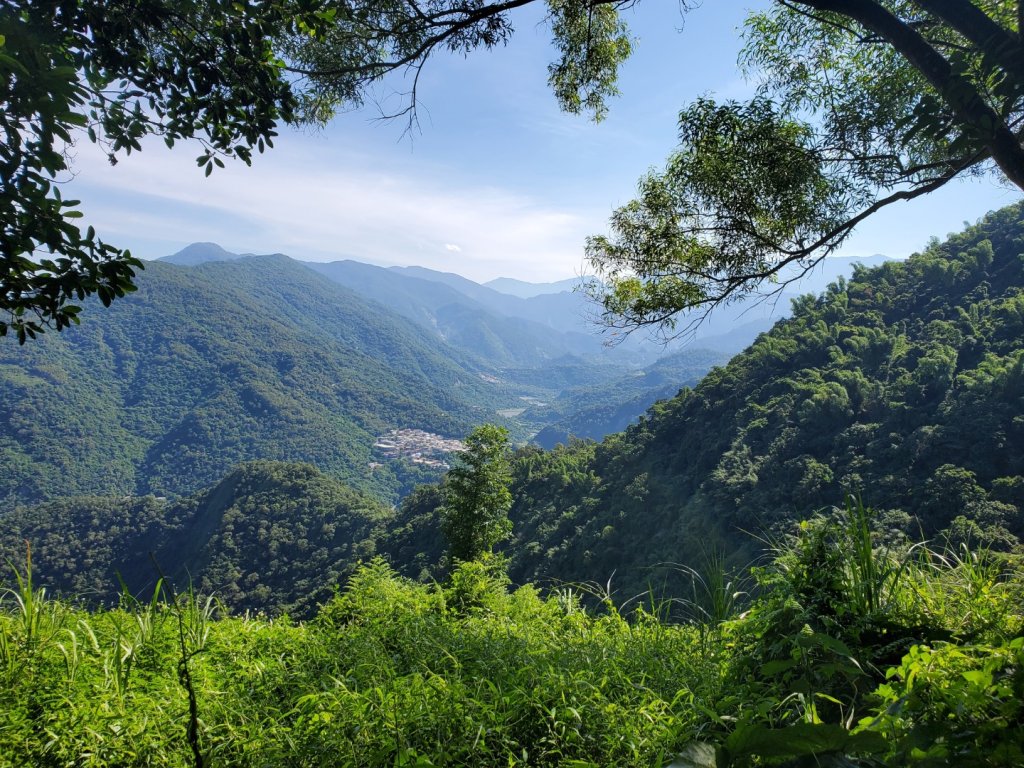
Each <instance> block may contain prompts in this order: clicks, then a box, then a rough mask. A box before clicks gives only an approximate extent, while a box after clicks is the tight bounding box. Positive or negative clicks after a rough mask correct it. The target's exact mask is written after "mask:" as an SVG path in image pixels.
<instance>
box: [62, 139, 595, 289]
mask: <svg viewBox="0 0 1024 768" xmlns="http://www.w3.org/2000/svg"><path fill="white" fill-rule="evenodd" d="M282 143H284V142H282ZM193 154H194V153H189V152H188V151H187V150H186V151H181V152H179V151H175V152H167V151H166V150H162V149H161V148H160V147H157V146H153V147H147V148H146V150H145V151H144V152H143V153H142V155H141V156H140V157H139V158H138V159H137V158H136V157H135V156H132V157H129V158H126V159H124V160H122V161H121V162H120V163H119V164H118V165H117V166H116V167H114V168H111V167H110V166H109V165H108V164H107V163H106V160H105V159H104V157H103V156H102V155H101V154H100V153H98V152H97V151H95V150H93V149H92V148H91V147H89V146H83V147H82V148H81V150H80V152H79V157H78V158H77V161H76V170H77V171H78V172H79V174H78V178H76V180H75V181H73V182H72V183H71V185H70V186H71V187H72V188H71V189H69V190H68V193H69V194H70V193H74V196H76V197H80V198H81V199H82V201H83V210H84V212H85V213H86V216H87V221H88V222H89V223H91V224H94V225H96V227H97V229H98V230H100V231H101V233H102V234H103V235H104V236H106V237H108V239H110V240H112V241H115V242H117V241H118V238H120V240H121V242H124V241H125V240H126V239H127V241H128V244H131V243H132V242H141V243H147V244H148V246H147V248H148V249H152V248H159V247H161V246H160V245H158V244H161V243H166V246H164V248H163V250H162V251H158V252H152V253H148V252H145V251H144V250H141V249H138V248H136V250H137V251H138V255H142V256H145V257H154V256H160V255H164V254H165V253H169V252H172V251H173V250H176V249H178V248H180V247H181V246H183V245H185V244H187V243H188V242H191V241H194V240H216V241H219V242H221V244H222V245H224V246H225V247H228V248H232V249H235V250H244V251H253V252H272V251H281V252H284V253H288V254H290V255H292V256H295V257H298V258H306V259H311V260H330V259H335V258H356V259H360V260H364V261H370V262H375V263H381V264H402V265H407V264H418V265H423V266H428V267H433V268H436V269H447V270H451V271H456V272H459V273H460V274H465V275H467V276H469V277H472V278H479V279H491V278H493V277H496V276H498V275H502V274H514V275H516V276H519V277H525V278H526V279H545V280H546V279H553V278H558V277H564V276H567V275H572V274H574V273H576V272H578V271H579V269H580V265H581V263H582V245H583V241H584V238H585V236H586V235H587V234H589V233H591V232H592V231H594V229H595V227H599V226H600V225H601V223H603V222H601V221H600V219H601V218H603V213H593V212H591V213H589V214H588V213H587V212H581V211H576V210H572V209H569V208H565V209H562V208H559V207H557V206H554V205H552V204H551V203H550V202H549V201H544V200H541V199H538V198H535V197H532V196H529V195H524V194H521V193H516V192H512V191H509V190H505V189H502V188H499V187H495V186H489V185H486V184H481V183H479V180H470V181H469V182H466V181H465V180H464V179H459V178H455V177H454V175H453V174H452V173H450V172H448V171H447V170H446V169H443V168H440V169H439V168H436V167H427V165H426V164H417V163H415V162H413V161H408V162H407V163H406V164H405V165H406V166H407V167H403V166H402V165H392V166H390V167H383V166H381V164H380V163H376V162H373V161H372V159H370V158H367V157H360V156H358V155H353V154H346V153H344V152H341V151H334V150H331V151H327V150H324V149H323V148H322V147H315V146H312V147H311V146H310V143H309V142H300V141H295V142H291V143H290V144H287V145H285V146H282V147H279V148H278V149H276V150H275V151H273V152H272V153H270V154H269V155H268V156H266V157H259V158H257V159H256V161H255V162H254V165H253V167H251V168H247V167H245V166H244V165H242V164H240V163H238V164H229V165H228V167H227V168H225V169H223V170H219V169H218V170H217V171H216V172H215V173H213V175H211V176H210V177H209V178H205V179H204V178H203V175H202V173H201V172H200V171H199V170H197V168H196V166H195V164H194V162H193V161H192V159H191V158H192V155H193ZM406 160H408V158H406ZM474 181H475V183H474ZM453 236H454V237H453ZM456 238H457V239H456ZM442 244H443V246H442V247H439V245H442Z"/></svg>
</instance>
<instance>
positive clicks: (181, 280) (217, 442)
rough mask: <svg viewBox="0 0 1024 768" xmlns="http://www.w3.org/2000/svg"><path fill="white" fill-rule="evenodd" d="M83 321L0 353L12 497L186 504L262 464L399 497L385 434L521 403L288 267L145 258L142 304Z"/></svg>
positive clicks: (1, 491) (464, 358) (0, 474)
mask: <svg viewBox="0 0 1024 768" xmlns="http://www.w3.org/2000/svg"><path fill="white" fill-rule="evenodd" d="M86 313H87V315H88V317H87V322H83V324H82V326H81V327H78V328H73V329H71V330H70V331H68V332H67V333H62V334H59V335H58V334H47V335H46V336H45V337H44V338H42V339H41V340H39V341H38V342H37V343H34V344H29V345H25V346H24V347H18V346H17V345H16V344H14V343H7V344H0V390H2V391H3V392H4V398H3V400H2V402H0V499H4V500H6V501H8V502H10V501H12V500H18V501H34V500H39V499H46V498H54V497H58V496H67V495H74V494H82V493H102V494H111V493H122V494H139V495H144V494H148V493H153V494H156V495H177V494H184V493H188V492H191V491H194V490H197V489H198V488H201V487H203V486H205V485H208V484H209V483H212V482H214V481H216V480H217V479H219V478H221V477H222V476H223V475H224V474H225V473H226V472H228V471H229V470H230V469H231V468H232V467H234V466H235V465H236V464H237V463H239V462H240V461H245V460H250V459H258V458H266V459H280V460H303V461H310V462H313V463H315V464H316V465H317V466H319V467H321V468H323V469H325V470H327V471H329V472H331V473H333V474H335V475H336V476H338V477H341V478H345V479H346V480H347V481H349V482H351V483H352V484H354V485H356V486H358V487H363V488H368V489H373V490H375V491H377V492H379V493H381V494H383V495H385V496H391V495H392V494H394V493H395V492H396V491H398V490H399V489H400V488H402V487H404V486H405V485H406V479H403V478H401V477H396V476H395V473H394V472H393V471H392V469H391V468H390V465H389V466H388V467H384V468H381V469H380V470H378V471H376V472H373V473H370V472H369V470H368V469H367V464H368V462H369V461H370V460H371V459H372V458H373V455H372V445H373V442H374V437H375V436H376V435H378V434H381V433H382V432H385V431H386V430H388V429H391V428H400V427H415V428H421V429H425V430H428V431H431V432H436V433H441V434H444V435H450V436H461V435H463V434H465V432H466V431H468V429H469V428H471V427H472V425H474V424H476V423H478V422H479V421H482V420H484V419H485V418H487V417H488V416H489V415H491V414H493V412H494V409H495V408H497V407H501V404H502V403H505V402H507V401H508V400H514V398H513V397H512V396H511V395H506V393H504V392H503V391H502V390H501V387H500V386H499V385H495V384H493V383H488V382H485V381H484V380H483V379H482V378H481V377H480V371H481V370H482V366H481V364H480V363H479V362H478V361H476V360H475V359H473V358H471V357H470V356H468V355H466V354H464V353H461V352H459V351H458V350H456V349H453V348H451V347H449V346H447V345H445V344H443V342H440V341H439V340H438V339H436V338H434V337H432V336H431V335H429V334H428V333H427V332H425V331H424V330H423V329H421V328H420V327H419V326H417V325H415V324H413V323H410V322H408V321H406V320H404V319H403V318H400V317H397V316H395V315H394V314H393V313H389V312H387V311H386V310H384V309H383V308H382V307H380V306H379V305H376V304H372V303H370V302H366V301H364V300H363V299H361V298H360V297H358V296H357V295H355V294H354V293H352V292H351V291H348V290H346V289H344V288H342V287H341V286H338V285H336V284H334V283H331V282H330V281H328V280H326V279H324V278H322V277H321V276H319V275H316V274H315V273H313V272H311V271H310V270H308V269H306V268H305V267H302V266H301V265H299V264H298V263H297V262H294V261H292V260H290V259H287V258H286V257H283V256H277V257H273V256H266V257H263V256H261V257H250V258H243V259H238V260H233V261H223V262H217V263H208V264H203V265H202V266H199V267H194V268H183V267H176V266H172V265H167V264H163V263H159V262H156V263H151V264H150V265H148V266H147V269H146V271H145V272H143V273H142V274H141V275H140V279H139V291H138V292H137V293H136V294H133V295H132V296H130V297H128V298H127V299H126V300H125V301H120V302H117V303H116V304H115V305H114V306H112V307H110V308H109V309H105V310H104V309H102V308H99V307H93V306H90V307H88V308H87V309H86ZM4 341H8V340H4Z"/></svg>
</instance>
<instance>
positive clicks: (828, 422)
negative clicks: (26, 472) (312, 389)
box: [0, 204, 1024, 768]
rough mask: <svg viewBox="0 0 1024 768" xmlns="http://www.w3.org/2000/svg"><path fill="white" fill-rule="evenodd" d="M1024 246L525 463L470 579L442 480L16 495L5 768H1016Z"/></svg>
mask: <svg viewBox="0 0 1024 768" xmlns="http://www.w3.org/2000/svg"><path fill="white" fill-rule="evenodd" d="M1022 253H1024V204H1021V205H1017V206H1013V207H1010V208H1007V209H1004V210H1002V211H999V212H997V213H994V214H992V215H990V216H989V217H987V218H986V219H985V220H983V221H982V222H980V223H979V224H977V225H976V226H973V227H970V228H968V229H967V230H966V231H965V232H964V233H962V234H959V235H956V236H953V237H951V238H950V239H948V240H947V241H945V242H938V241H935V242H933V243H931V244H930V245H929V246H928V248H927V249H926V250H925V251H924V252H923V253H921V254H918V255H915V256H914V257H912V258H911V259H910V260H909V261H907V262H906V263H891V264H885V265H883V266H881V267H877V268H874V269H871V270H860V271H858V272H857V273H856V274H855V275H854V276H853V278H851V279H850V280H849V281H839V282H837V283H836V284H834V285H833V286H832V287H831V288H830V289H829V290H828V291H827V292H826V293H824V294H822V295H820V296H806V297H802V298H800V299H799V300H797V301H796V302H795V306H794V312H793V316H792V317H791V318H790V319H787V320H784V321H782V322H780V323H779V324H777V325H776V326H775V327H774V328H773V329H772V330H771V331H770V332H768V333H766V334H763V335H762V336H761V337H760V338H759V339H758V340H757V341H756V342H755V343H754V344H753V345H752V346H751V347H750V348H749V349H748V350H746V351H745V352H743V353H742V354H740V355H739V356H737V357H736V358H734V359H733V360H732V361H730V362H729V363H728V364H727V365H725V366H722V367H719V368H715V369H713V370H712V371H711V372H710V373H709V374H708V375H707V376H706V377H705V378H704V379H703V380H701V381H700V383H698V384H697V385H696V386H694V387H693V388H692V389H684V390H683V391H682V392H680V393H679V394H678V395H676V396H675V397H672V398H670V399H668V400H664V401H661V402H659V403H657V404H655V405H654V406H653V407H652V408H651V409H650V410H649V411H648V413H647V414H646V415H645V416H644V418H643V419H642V420H641V422H640V423H639V424H636V425H634V426H631V427H629V428H628V429H627V430H626V431H625V432H622V433H619V434H615V435H611V436H609V437H606V438H605V439H604V440H602V441H601V442H594V441H589V440H576V439H570V440H568V444H563V445H559V446H556V447H555V448H554V449H552V450H549V451H544V450H542V449H540V448H539V447H537V446H530V445H527V446H522V447H520V448H518V449H517V450H515V451H514V453H511V454H509V455H508V456H507V461H508V467H507V469H508V475H509V478H510V480H509V482H508V487H509V490H510V491H511V493H510V497H511V501H510V504H511V507H510V510H509V517H510V518H511V531H512V532H511V536H510V537H509V538H507V539H506V540H505V541H504V542H503V543H501V544H499V545H498V546H497V547H496V552H494V553H489V552H486V551H485V552H484V553H483V554H481V555H480V556H479V557H476V558H474V559H472V560H469V561H466V562H462V561H458V560H456V559H454V558H452V557H450V556H449V554H448V550H449V548H450V546H451V542H450V541H449V540H448V539H447V538H446V535H445V531H446V530H447V529H446V528H445V515H446V514H448V512H446V510H447V509H449V508H450V505H451V499H452V493H453V490H452V484H451V483H450V482H445V481H442V482H441V483H428V484H422V485H420V486H418V487H417V488H415V489H414V490H413V491H412V492H411V493H410V494H409V495H408V496H406V497H405V498H404V500H403V501H402V503H401V504H400V505H398V506H390V505H387V504H384V503H381V501H379V498H380V497H379V496H375V495H373V493H372V490H373V489H369V490H370V491H371V492H367V491H365V490H362V491H356V490H353V489H352V488H351V487H350V486H349V485H348V484H347V483H345V482H344V480H342V479H340V478H339V477H337V476H336V474H335V473H331V472H325V471H323V470H322V469H320V468H318V467H316V466H314V465H312V464H309V463H295V462H282V461H256V462H249V463H245V464H242V465H240V466H238V467H236V468H235V469H234V470H233V471H230V472H228V473H227V474H226V475H224V476H223V478H222V479H220V480H215V481H214V482H207V483H206V486H205V487H203V488H200V489H199V490H196V491H194V492H191V493H189V494H183V495H180V496H176V497H171V498H163V497H161V496H156V495H152V494H150V495H138V494H137V493H132V492H127V493H126V492H124V491H119V492H118V493H117V494H116V495H112V496H105V497H100V496H75V497H68V498H54V499H51V500H49V501H46V502H43V503H37V504H32V505H18V506H13V507H8V508H7V509H6V510H5V511H4V512H3V513H2V517H0V523H2V527H0V548H2V553H3V556H4V557H5V558H6V559H7V560H8V561H9V563H10V567H11V570H10V572H9V573H10V576H9V577H8V583H9V584H10V588H9V589H8V590H7V591H6V592H5V593H4V594H3V598H2V603H0V604H2V606H3V611H2V612H0V674H2V675H4V679H3V687H2V692H0V702H2V704H0V709H2V711H3V712H4V718H5V719H4V720H3V721H2V722H0V765H12V766H14V765H44V764H53V765H97V766H100V765H113V764H118V765H167V766H186V765H187V766H193V767H195V766H205V765H213V764H218V763H219V764H229V765H254V766H255V765H268V764H282V763H288V764H294V765H310V766H312V765H323V764H327V763H329V764H344V765H360V766H363V765H365V766H375V765H377V766H421V767H423V766H431V765H434V766H440V765H453V766H454V765H467V766H469V765H480V764H503V765H504V764H508V765H523V766H556V765H557V766H572V767H573V768H583V766H603V765H652V766H676V767H677V768H678V767H679V766H686V767H687V768H723V767H724V766H744V765H787V766H799V765H835V766H854V765H857V766H904V765H920V766H940V765H991V766H1014V765H1019V764H1020V763H1021V761H1022V760H1024V751H1022V745H1024V706H1022V702H1024V675H1022V673H1021V670H1022V669H1024V639H1022V637H1021V635H1022V633H1024V615H1022V613H1021V605H1022V604H1024V576H1022V573H1021V560H1020V555H1021V537H1022V536H1024V524H1022V519H1024V518H1022V515H1021V512H1022V510H1024V495H1022V494H1024V481H1022V479H1021V478H1022V475H1024V421H1022V416H1021V413H1024V348H1022V344H1021V339H1022V338H1024V258H1022V256H1021V254H1022ZM269 263H271V264H273V263H274V262H273V261H272V260H271V261H270V262H269ZM127 305H128V301H125V302H122V306H127ZM96 332H97V330H96V329H94V330H93V333H96ZM72 338H73V337H72ZM297 364H298V363H297V362H296V365H297ZM30 370H31V369H30ZM44 374H45V370H43V369H42V368H39V369H36V370H35V372H34V373H33V374H32V375H33V376H36V377H39V378H41V377H42V376H43V375H44ZM8 375H11V374H10V373H9V374H8ZM474 386H475V385H474ZM185 391H187V390H185ZM428 391H432V390H428ZM472 391H475V390H472ZM169 407H170V406H169ZM428 413H429V412H428ZM367 418H369V417H367ZM453 428H454V427H453ZM499 474H501V473H499ZM204 477H205V476H204ZM200 479H201V478H198V477H197V478H196V481H197V482H198V481H199V480H200ZM115 487H116V486H115ZM470 490H472V489H470ZM463 493H465V491H463ZM751 563H754V567H753V568H750V567H749V566H750V564H751ZM41 585H42V586H41ZM26 671H27V674H26ZM5 761H6V762H5Z"/></svg>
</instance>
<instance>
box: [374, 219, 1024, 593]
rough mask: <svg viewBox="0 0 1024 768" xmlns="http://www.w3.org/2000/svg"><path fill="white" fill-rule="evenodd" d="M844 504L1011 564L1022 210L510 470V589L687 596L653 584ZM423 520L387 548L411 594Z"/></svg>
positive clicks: (1019, 492)
mask: <svg viewBox="0 0 1024 768" xmlns="http://www.w3.org/2000/svg"><path fill="white" fill-rule="evenodd" d="M848 492H852V493H856V494H860V495H861V496H862V498H863V501H864V503H865V504H867V505H870V506H872V507H874V508H875V509H876V510H877V511H878V515H879V519H878V520H877V523H878V524H879V526H880V527H881V528H882V530H883V531H884V533H885V535H887V536H890V537H902V536H909V537H911V538H913V539H917V538H918V537H919V536H920V535H921V534H922V533H923V535H924V536H926V537H940V538H942V537H949V538H951V539H952V541H953V542H954V543H955V542H958V541H964V540H970V541H972V542H973V543H975V544H981V545H985V546H992V547H995V548H999V549H1005V548H1015V547H1020V543H1019V542H1020V540H1021V538H1024V204H1022V205H1017V206H1013V207H1010V208H1007V209H1005V210H1002V211H999V212H998V213H995V214H992V215H990V216H989V217H988V218H987V219H986V220H985V221H983V222H982V223H981V224H979V225H978V226H976V227H972V228H970V229H969V230H968V231H967V232H965V233H964V234H962V235H958V236H956V237H953V238H951V239H950V240H949V241H948V242H945V243H942V244H940V243H938V242H935V243H934V244H933V245H931V246H930V247H929V248H928V249H927V251H926V252H924V253H923V254H920V255H917V256H915V257H913V258H911V259H910V260H909V261H908V262H906V263H899V262H891V263H887V264H885V265H883V266H881V267H878V268H875V269H871V270H867V269H862V270H858V271H857V272H856V274H855V276H854V277H853V279H851V280H850V281H849V282H848V283H842V282H841V283H839V284H838V285H835V286H833V287H832V288H831V289H830V290H829V291H828V292H827V293H825V294H824V295H822V296H820V297H815V296H810V295H808V296H805V297H802V298H801V299H799V300H797V301H796V302H795V306H794V313H793V317H792V318H791V319H788V320H784V321H782V322H780V323H778V324H777V325H776V326H775V327H774V328H773V329H772V331H771V332H769V333H767V334H764V335H763V336H761V337H760V338H759V339H758V340H757V341H756V342H755V343H754V344H753V345H752V346H751V347H750V348H749V349H748V350H746V351H745V352H744V353H742V354H740V355H739V356H737V357H736V358H734V359H733V360H732V361H731V362H730V363H729V364H728V365H726V366H725V367H722V368H716V369H714V370H713V371H712V372H711V373H709V374H708V375H707V376H706V377H705V378H704V379H703V380H702V381H701V382H700V383H699V384H698V385H697V386H696V387H695V388H694V389H692V390H684V391H683V392H682V393H680V394H679V395H678V396H677V397H675V398H673V399H671V400H667V401H663V402H660V403H657V404H656V405H655V406H654V407H653V408H652V409H651V410H650V411H649V412H648V414H647V415H646V417H645V418H644V419H643V420H642V421H641V423H639V424H637V425H635V426H633V427H630V428H629V429H628V430H626V432H624V433H621V434H617V435H612V436H610V437H608V438H606V439H605V440H604V441H603V442H601V443H599V444H595V443H589V442H587V443H580V442H576V443H572V444H571V445H569V446H567V447H566V446H562V447H558V448H556V449H555V450H552V451H548V452H544V451H542V450H540V449H538V448H527V449H523V450H521V451H520V452H519V454H518V456H517V459H516V462H515V482H514V486H513V496H514V499H515V502H514V506H513V509H512V513H511V516H512V518H513V523H514V531H513V539H512V540H511V541H510V542H509V543H508V546H507V553H508V555H509V557H510V558H511V573H512V575H513V577H514V579H516V580H517V581H521V582H522V581H531V580H540V581H544V580H547V579H554V580H556V582H557V581H588V580H592V581H596V582H598V583H600V584H602V585H603V584H605V583H606V581H607V580H608V578H609V577H611V576H612V574H614V579H613V586H615V585H617V586H618V588H619V590H620V591H619V596H620V597H622V598H626V597H629V596H631V595H633V594H637V593H639V592H641V591H643V590H644V589H646V588H647V587H648V586H655V587H657V586H658V585H660V584H662V582H663V580H664V579H670V580H671V579H673V578H678V575H677V574H678V571H677V570H676V571H673V568H672V567H671V566H668V567H662V566H663V565H664V564H670V563H687V564H693V565H700V563H701V562H703V561H704V560H705V559H706V558H707V557H708V556H709V555H711V554H712V553H713V552H715V551H720V552H724V553H725V554H726V555H727V556H728V557H729V558H730V559H731V560H732V561H733V562H734V563H743V562H746V561H747V560H748V559H749V558H751V557H753V556H754V555H755V554H756V553H757V552H759V551H761V550H762V549H763V546H764V543H763V541H761V540H758V539H756V538H755V537H757V536H761V537H768V538H769V539H770V538H772V537H774V536H776V535H779V534H781V533H782V532H786V531H789V530H791V529H792V523H793V521H795V520H800V519H803V518H805V517H807V516H809V515H811V514H812V513H813V512H814V511H816V510H819V509H822V508H827V507H830V506H832V505H839V504H842V502H843V498H844V494H846V493H848ZM414 502H415V503H414ZM428 502H429V498H428V497H427V496H425V495H424V494H419V495H418V496H416V497H413V498H411V499H410V501H409V502H408V503H407V504H406V505H404V506H403V509H402V511H401V514H400V519H399V522H398V523H397V524H396V530H398V531H400V532H401V535H400V536H398V537H397V538H396V539H395V540H394V541H392V542H384V544H383V546H384V549H385V550H387V551H389V552H390V553H392V556H393V557H394V559H395V562H396V563H398V564H399V565H402V566H403V567H405V566H404V563H405V562H411V563H413V565H411V566H410V567H409V568H408V570H407V571H406V572H407V573H409V574H410V575H413V576H415V575H418V574H419V572H420V570H422V568H423V566H424V564H425V563H430V562H436V560H437V558H438V557H439V556H440V552H439V551H438V550H437V549H436V546H437V544H436V542H432V540H431V538H430V535H429V534H428V533H424V534H423V537H424V538H423V539H422V546H420V547H419V548H417V543H418V542H417V536H416V533H415V530H411V528H416V527H418V528H420V529H422V530H424V531H427V530H429V529H430V528H431V527H432V526H433V525H436V522H435V521H434V518H433V509H432V508H431V505H430V504H429V503H428ZM413 521H414V522H415V525H412V522H413ZM432 546H433V547H435V549H433V550H431V547H432ZM673 574H676V575H673Z"/></svg>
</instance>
